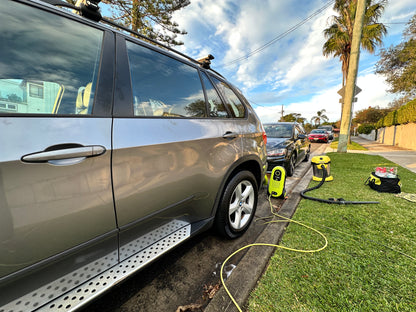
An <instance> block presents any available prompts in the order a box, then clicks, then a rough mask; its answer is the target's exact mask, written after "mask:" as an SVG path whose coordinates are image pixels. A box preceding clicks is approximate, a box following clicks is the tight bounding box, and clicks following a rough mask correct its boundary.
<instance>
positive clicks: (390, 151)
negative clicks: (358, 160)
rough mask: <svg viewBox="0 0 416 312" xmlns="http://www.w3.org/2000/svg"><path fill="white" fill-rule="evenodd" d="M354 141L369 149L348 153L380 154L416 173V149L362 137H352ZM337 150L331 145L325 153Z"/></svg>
mask: <svg viewBox="0 0 416 312" xmlns="http://www.w3.org/2000/svg"><path fill="white" fill-rule="evenodd" d="M351 139H352V141H354V142H356V143H358V144H360V145H361V146H364V147H365V148H367V151H361V150H349V151H348V153H363V154H370V155H380V156H383V157H384V158H386V159H388V160H390V161H392V162H394V163H396V164H398V165H400V166H402V167H404V168H406V169H408V170H410V171H413V172H415V173H416V151H415V150H409V149H405V148H401V147H398V146H392V145H386V144H381V143H378V142H376V141H371V140H367V139H364V138H361V137H357V136H355V137H352V138H351ZM328 152H336V150H334V149H332V148H331V147H327V149H326V150H325V153H328Z"/></svg>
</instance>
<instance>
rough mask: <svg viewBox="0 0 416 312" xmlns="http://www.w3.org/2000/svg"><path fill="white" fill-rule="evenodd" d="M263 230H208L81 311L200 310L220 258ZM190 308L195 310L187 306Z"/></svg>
mask: <svg viewBox="0 0 416 312" xmlns="http://www.w3.org/2000/svg"><path fill="white" fill-rule="evenodd" d="M326 146H327V145H326V144H318V143H314V144H312V150H311V151H312V154H313V155H320V154H322V153H323V151H324V150H325V148H326ZM309 166H310V162H305V163H302V164H301V165H300V166H298V167H297V168H296V170H295V174H294V176H293V177H289V178H287V181H286V186H287V189H288V190H290V189H291V188H293V187H294V186H295V185H296V184H297V182H298V181H299V180H300V179H301V177H302V175H303V174H304V173H305V172H306V170H307V168H308V167H309ZM282 202H283V201H282ZM269 215H270V213H269V206H268V203H267V194H266V189H265V188H262V190H261V191H260V194H259V202H258V208H257V212H256V218H260V217H265V216H269ZM263 229H264V225H263V224H262V223H261V222H253V224H252V225H251V226H250V228H249V230H248V231H247V232H246V233H245V234H244V235H243V236H242V237H240V238H238V239H236V240H225V239H223V238H221V237H219V236H217V235H216V234H215V233H214V232H210V231H208V232H205V233H202V234H200V235H198V236H196V237H193V238H192V239H190V240H188V241H187V242H185V243H184V244H182V245H181V246H179V247H177V248H175V249H174V250H173V251H171V252H169V253H168V254H166V255H164V256H163V257H161V258H160V259H159V260H157V261H156V262H154V263H153V264H151V265H149V266H148V267H146V268H145V269H143V270H142V271H140V272H138V273H137V274H135V275H134V276H132V277H131V278H129V279H128V280H126V281H124V282H123V283H121V284H119V285H117V286H116V287H115V288H113V289H112V290H110V291H109V292H107V293H106V294H104V295H103V296H102V297H101V298H99V299H97V300H95V301H94V302H93V303H91V304H90V305H88V306H87V307H85V308H84V310H83V311H84V312H87V311H88V312H116V311H117V312H133V311H134V312H138V311H158V312H165V311H166V312H168V311H169V312H174V311H178V312H179V311H182V312H184V311H202V310H203V308H204V307H205V306H206V305H207V304H208V302H209V300H210V296H212V295H213V294H215V292H216V290H217V289H218V288H219V287H220V279H219V268H220V266H221V263H222V261H224V260H225V259H226V257H227V256H228V255H230V254H231V253H232V252H234V251H235V250H237V249H239V248H241V247H243V246H245V245H247V244H251V243H252V242H254V241H255V240H256V238H257V237H258V236H259V235H260V234H261V233H262V231H263ZM242 257H244V253H240V254H239V255H237V256H235V257H234V258H232V262H231V263H230V264H229V265H228V267H227V268H226V271H227V269H228V270H229V271H230V272H231V271H232V269H233V266H235V265H238V262H239V261H240V260H241V258H242ZM247 274H250V272H247ZM192 306H193V307H194V309H191V307H192ZM181 307H183V309H181ZM185 307H188V309H186V308H185Z"/></svg>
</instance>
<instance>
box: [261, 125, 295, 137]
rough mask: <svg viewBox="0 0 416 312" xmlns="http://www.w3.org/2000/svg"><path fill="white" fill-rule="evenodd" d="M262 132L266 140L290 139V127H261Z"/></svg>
mask: <svg viewBox="0 0 416 312" xmlns="http://www.w3.org/2000/svg"><path fill="white" fill-rule="evenodd" d="M263 126H264V131H266V135H267V137H268V138H291V137H292V125H289V124H287V125H285V124H274V125H263Z"/></svg>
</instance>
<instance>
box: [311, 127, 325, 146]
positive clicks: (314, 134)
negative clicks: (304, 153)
mask: <svg viewBox="0 0 416 312" xmlns="http://www.w3.org/2000/svg"><path fill="white" fill-rule="evenodd" d="M308 139H309V141H311V142H325V143H328V133H327V131H326V130H325V129H314V130H312V131H311V133H309V136H308Z"/></svg>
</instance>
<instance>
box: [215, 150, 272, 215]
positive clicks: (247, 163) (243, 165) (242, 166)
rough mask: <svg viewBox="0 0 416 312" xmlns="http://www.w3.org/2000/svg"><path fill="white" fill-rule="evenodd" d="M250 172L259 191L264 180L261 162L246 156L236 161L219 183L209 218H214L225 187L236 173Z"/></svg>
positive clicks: (253, 157)
mask: <svg viewBox="0 0 416 312" xmlns="http://www.w3.org/2000/svg"><path fill="white" fill-rule="evenodd" d="M244 170H247V171H250V172H251V173H252V174H253V175H254V177H255V179H256V182H257V188H258V189H260V188H261V186H262V183H263V179H264V172H265V170H264V171H263V169H262V164H261V161H260V159H259V158H258V157H255V156H246V157H242V158H240V159H239V160H238V161H236V162H235V163H234V164H233V165H232V166H231V167H230V168H229V169H228V171H227V174H226V175H225V177H224V179H223V181H222V182H221V185H220V187H219V188H218V192H217V196H216V198H215V203H214V207H213V209H212V212H211V216H212V217H215V215H216V213H217V210H218V205H219V203H220V200H221V198H222V196H223V193H224V190H225V187H226V186H227V184H228V182H229V181H230V180H231V179H232V177H234V176H235V175H236V174H237V173H238V172H240V171H244Z"/></svg>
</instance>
